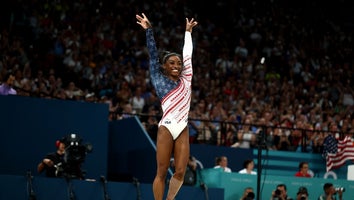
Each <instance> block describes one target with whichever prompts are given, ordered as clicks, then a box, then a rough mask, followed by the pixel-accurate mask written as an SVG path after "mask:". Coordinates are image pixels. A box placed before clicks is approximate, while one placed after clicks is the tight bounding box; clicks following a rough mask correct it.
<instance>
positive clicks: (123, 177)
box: [108, 117, 156, 183]
mask: <svg viewBox="0 0 354 200" xmlns="http://www.w3.org/2000/svg"><path fill="white" fill-rule="evenodd" d="M109 136H110V138H109V155H108V179H109V180H114V181H131V180H132V178H133V177H135V178H137V179H138V180H139V181H141V182H144V183H152V181H153V180H154V177H155V173H156V158H155V154H156V147H155V144H154V142H153V141H152V140H151V139H150V137H149V135H148V134H147V133H146V131H145V130H144V128H143V127H142V126H141V123H140V121H139V120H138V118H136V117H131V118H127V119H122V120H119V121H112V122H110V123H109Z"/></svg>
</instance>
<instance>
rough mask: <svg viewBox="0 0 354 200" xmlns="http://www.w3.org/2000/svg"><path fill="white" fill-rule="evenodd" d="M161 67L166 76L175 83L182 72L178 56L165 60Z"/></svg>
mask: <svg viewBox="0 0 354 200" xmlns="http://www.w3.org/2000/svg"><path fill="white" fill-rule="evenodd" d="M162 67H163V69H164V71H165V74H166V76H168V77H169V78H170V79H172V80H174V81H177V80H178V79H179V76H180V74H181V71H182V60H181V58H180V57H179V56H176V55H172V56H170V57H168V58H167V59H166V62H165V63H164V64H163V66H162Z"/></svg>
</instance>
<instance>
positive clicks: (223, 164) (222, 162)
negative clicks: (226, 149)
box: [214, 156, 232, 173]
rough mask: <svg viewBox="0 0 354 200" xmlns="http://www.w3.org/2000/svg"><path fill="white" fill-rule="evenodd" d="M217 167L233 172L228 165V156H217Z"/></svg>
mask: <svg viewBox="0 0 354 200" xmlns="http://www.w3.org/2000/svg"><path fill="white" fill-rule="evenodd" d="M215 164H216V165H215V167H214V168H215V169H217V168H222V169H223V171H224V172H228V173H231V172H232V170H231V169H230V168H229V167H228V166H227V157H226V156H220V157H216V159H215Z"/></svg>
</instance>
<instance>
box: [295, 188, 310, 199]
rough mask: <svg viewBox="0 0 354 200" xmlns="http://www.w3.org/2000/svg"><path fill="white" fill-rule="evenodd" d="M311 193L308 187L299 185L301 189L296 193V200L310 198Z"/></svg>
mask: <svg viewBox="0 0 354 200" xmlns="http://www.w3.org/2000/svg"><path fill="white" fill-rule="evenodd" d="M308 199H309V193H308V191H307V188H306V187H302V186H301V187H299V190H298V191H297V193H296V200H308Z"/></svg>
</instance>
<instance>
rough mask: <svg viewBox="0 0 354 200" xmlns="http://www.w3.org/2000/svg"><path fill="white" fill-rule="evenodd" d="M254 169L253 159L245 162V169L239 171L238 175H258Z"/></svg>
mask: <svg viewBox="0 0 354 200" xmlns="http://www.w3.org/2000/svg"><path fill="white" fill-rule="evenodd" d="M253 169H254V161H253V160H252V159H247V160H245V161H244V162H243V169H241V170H240V171H238V173H240V174H253V175H257V172H255V171H253Z"/></svg>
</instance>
